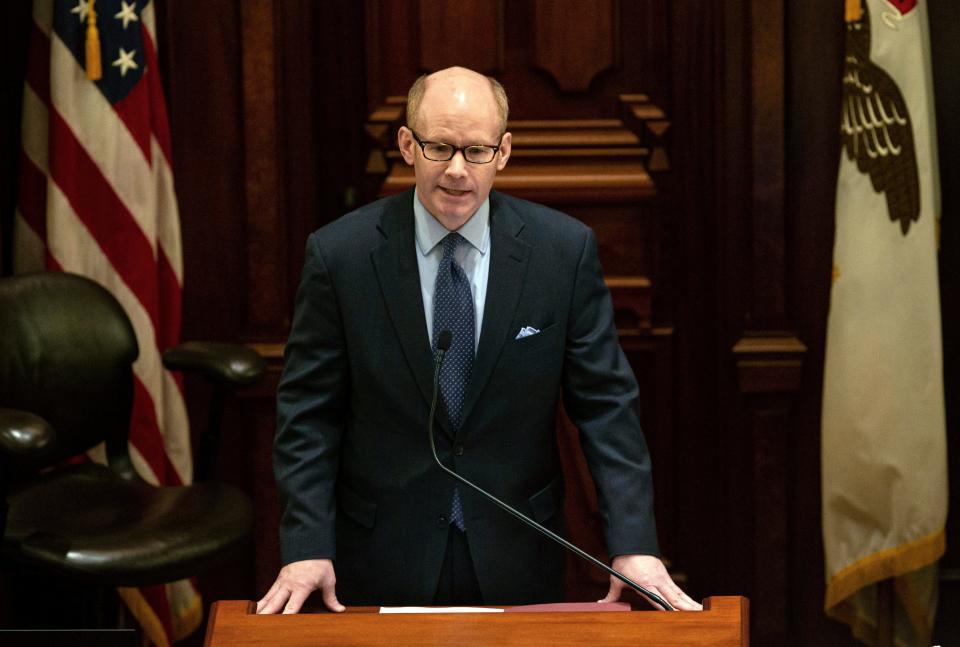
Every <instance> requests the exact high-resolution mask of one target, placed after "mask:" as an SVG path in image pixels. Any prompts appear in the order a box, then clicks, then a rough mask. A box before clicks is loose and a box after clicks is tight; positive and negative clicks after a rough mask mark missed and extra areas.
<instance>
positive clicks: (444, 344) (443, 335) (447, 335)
mask: <svg viewBox="0 0 960 647" xmlns="http://www.w3.org/2000/svg"><path fill="white" fill-rule="evenodd" d="M452 339H453V334H452V333H451V332H450V331H449V330H442V331H441V332H440V334H439V335H438V336H437V344H436V345H437V353H436V358H435V359H434V363H433V397H432V398H431V400H430V420H429V422H428V423H427V433H428V435H429V437H430V451H431V452H432V453H433V460H435V461H436V462H437V465H439V466H440V469H442V470H443V471H444V472H446V473H447V474H449V475H450V476H452V477H453V478H455V479H456V480H458V481H460V482H461V483H463V484H464V485H466V486H467V487H469V488H470V489H472V490H474V491H476V492H478V493H479V494H480V495H482V496H483V497H484V498H486V499H487V500H489V501H492V502H493V503H495V504H497V506H499V507H500V508H501V509H503V510H505V511H506V512H509V513H510V514H511V515H513V516H514V517H516V518H517V519H519V520H520V521H522V522H524V523H525V524H527V525H528V526H530V527H531V528H533V529H535V530H538V531H539V532H541V533H542V534H544V535H545V536H547V537H549V538H550V539H552V540H553V541H555V542H557V543H558V544H560V545H561V546H563V547H564V548H566V549H567V550H569V551H571V552H572V553H574V554H576V555H577V556H579V557H582V558H583V559H585V560H587V561H588V562H590V563H591V564H593V565H594V566H596V567H597V568H600V569H602V570H604V571H606V572H607V573H609V574H610V575H612V576H614V577H615V578H617V579H618V580H620V581H621V582H623V583H624V584H626V585H627V586H629V587H630V588H631V589H633V590H634V591H636V592H637V593H639V594H640V595H642V596H644V597H645V598H647V599H648V600H650V601H651V602H654V603H655V604H659V605H660V607H661V608H663V609H665V610H667V611H675V609H674V608H673V607H672V606H671V605H670V604H669V603H668V602H667V601H666V600H664V599H663V598H662V597H660V596H659V595H657V594H656V593H654V592H652V591H649V590H647V589H645V588H644V587H642V586H640V585H639V584H637V583H636V582H634V581H633V580H631V579H630V578H629V577H627V576H626V575H624V574H623V573H621V572H619V571H617V570H615V569H613V568H611V567H609V566H607V565H606V564H604V563H603V562H601V561H600V560H599V559H597V558H596V557H594V556H593V555H590V554H589V553H587V552H586V551H584V550H582V549H581V548H579V547H577V546H575V545H573V544H571V543H570V542H569V541H567V540H566V539H564V538H563V537H561V536H560V535H558V534H556V533H555V532H553V531H552V530H550V529H548V528H545V527H544V526H542V525H540V524H539V523H537V522H536V521H534V520H533V519H531V518H530V517H528V516H527V515H525V514H523V513H522V512H520V511H519V510H516V509H514V508H512V507H511V506H510V505H508V504H507V503H505V502H504V501H501V500H500V499H499V498H497V497H496V496H494V495H492V494H490V493H489V492H487V491H486V490H484V489H483V488H481V487H480V486H479V485H475V484H474V483H473V482H471V481H468V480H467V479H465V478H464V477H462V476H460V475H459V474H457V473H456V472H454V471H453V470H452V469H450V468H449V467H447V466H446V465H444V464H443V462H442V461H441V460H440V457H439V456H438V455H437V445H436V442H435V441H434V438H433V422H434V419H435V418H436V415H437V400H438V398H439V395H440V367H441V365H442V364H443V357H444V355H446V353H447V351H448V350H449V349H450V343H451V341H452Z"/></svg>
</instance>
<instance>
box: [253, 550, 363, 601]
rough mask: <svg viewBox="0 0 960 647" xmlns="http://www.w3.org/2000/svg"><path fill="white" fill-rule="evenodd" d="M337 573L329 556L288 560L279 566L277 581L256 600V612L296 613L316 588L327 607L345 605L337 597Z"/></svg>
mask: <svg viewBox="0 0 960 647" xmlns="http://www.w3.org/2000/svg"><path fill="white" fill-rule="evenodd" d="M336 585H337V576H336V574H335V573H334V572H333V562H332V561H330V560H329V559H305V560H303V561H300V562H291V563H289V564H287V565H286V566H284V567H283V568H282V569H280V575H278V576H277V581H276V582H274V583H273V586H271V587H270V590H269V591H267V594H266V595H265V596H263V599H261V600H260V601H259V602H257V613H279V612H281V611H282V612H283V613H297V612H298V611H300V607H302V606H303V603H304V602H305V601H306V599H307V598H308V597H309V596H310V594H311V593H313V592H314V591H316V590H318V589H319V590H320V593H321V595H322V596H323V603H324V604H325V605H326V607H327V608H328V609H330V610H331V611H335V612H337V613H339V612H340V611H344V610H345V609H346V607H345V606H343V605H342V604H340V602H339V601H338V600H337V591H336Z"/></svg>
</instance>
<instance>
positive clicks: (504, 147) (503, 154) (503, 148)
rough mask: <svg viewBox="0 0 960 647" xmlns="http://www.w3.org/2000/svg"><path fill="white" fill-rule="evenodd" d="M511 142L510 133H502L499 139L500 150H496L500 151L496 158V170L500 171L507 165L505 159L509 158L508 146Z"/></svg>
mask: <svg viewBox="0 0 960 647" xmlns="http://www.w3.org/2000/svg"><path fill="white" fill-rule="evenodd" d="M512 144H513V136H512V135H511V134H510V133H503V138H502V139H501V140H500V150H499V151H497V152H499V153H500V157H499V158H498V159H497V170H498V171H502V170H503V168H504V167H505V166H506V165H507V160H508V159H510V147H511V145H512Z"/></svg>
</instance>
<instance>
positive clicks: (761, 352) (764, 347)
mask: <svg viewBox="0 0 960 647" xmlns="http://www.w3.org/2000/svg"><path fill="white" fill-rule="evenodd" d="M806 352H807V347H806V345H805V344H804V343H803V342H802V341H800V340H799V339H797V338H796V337H795V336H793V335H790V334H776V333H773V334H765V335H751V336H749V337H743V338H742V339H740V340H739V341H737V343H736V344H734V345H733V355H734V358H735V359H736V364H737V381H738V385H739V387H740V393H741V394H750V393H794V392H797V391H799V390H800V382H801V376H802V373H803V360H804V357H805V356H806Z"/></svg>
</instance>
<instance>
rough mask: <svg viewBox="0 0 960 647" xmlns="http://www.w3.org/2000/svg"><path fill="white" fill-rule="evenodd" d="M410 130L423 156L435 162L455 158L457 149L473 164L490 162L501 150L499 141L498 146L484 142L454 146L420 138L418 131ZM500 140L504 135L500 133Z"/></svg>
mask: <svg viewBox="0 0 960 647" xmlns="http://www.w3.org/2000/svg"><path fill="white" fill-rule="evenodd" d="M410 132H411V133H412V134H413V138H414V139H415V140H416V141H417V144H419V145H420V150H422V151H423V156H424V157H426V158H427V159H428V160H430V161H433V162H449V161H450V160H452V159H453V156H454V155H456V154H457V151H460V152H462V153H463V159H465V160H466V161H468V162H470V163H471V164H489V163H490V162H492V161H493V158H494V157H496V155H497V151H498V150H500V143H499V142H497V145H496V146H484V145H483V144H470V145H469V146H454V145H453V144H445V143H444V142H425V141H423V140H422V139H420V136H419V135H417V133H415V132H413V131H412V130H411V131H410ZM500 141H503V135H500Z"/></svg>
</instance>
